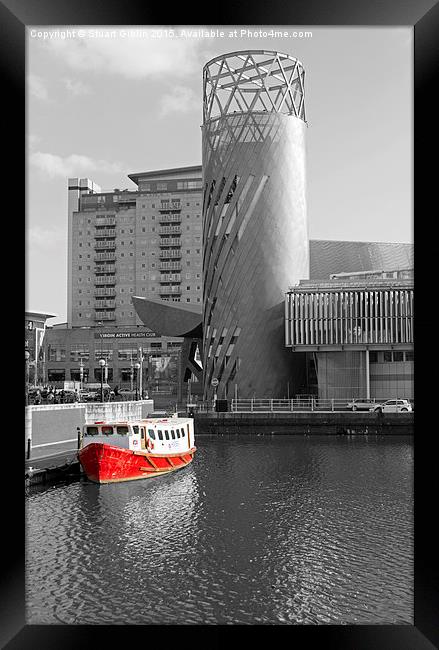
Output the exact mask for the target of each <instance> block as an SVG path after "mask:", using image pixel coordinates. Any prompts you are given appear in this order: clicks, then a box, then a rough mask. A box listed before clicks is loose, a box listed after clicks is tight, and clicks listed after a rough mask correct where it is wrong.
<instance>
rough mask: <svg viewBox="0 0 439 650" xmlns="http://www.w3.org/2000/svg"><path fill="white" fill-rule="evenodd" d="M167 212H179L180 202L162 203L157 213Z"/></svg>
mask: <svg viewBox="0 0 439 650" xmlns="http://www.w3.org/2000/svg"><path fill="white" fill-rule="evenodd" d="M168 210H181V203H180V201H162V203H161V205H160V207H159V212H167V211H168Z"/></svg>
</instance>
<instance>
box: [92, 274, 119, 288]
mask: <svg viewBox="0 0 439 650" xmlns="http://www.w3.org/2000/svg"><path fill="white" fill-rule="evenodd" d="M94 283H95V286H100V285H102V284H107V285H108V284H112V285H115V284H116V277H115V276H114V275H99V276H98V277H96V278H95V282H94Z"/></svg>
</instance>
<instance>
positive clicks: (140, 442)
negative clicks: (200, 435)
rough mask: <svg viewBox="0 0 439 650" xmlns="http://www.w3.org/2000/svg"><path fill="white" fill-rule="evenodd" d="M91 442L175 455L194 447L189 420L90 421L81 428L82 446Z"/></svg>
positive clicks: (191, 421) (191, 423)
mask: <svg viewBox="0 0 439 650" xmlns="http://www.w3.org/2000/svg"><path fill="white" fill-rule="evenodd" d="M93 442H94V443H96V442H99V443H104V444H107V445H113V446H115V447H122V448H124V449H132V450H134V451H136V450H137V451H147V452H153V453H158V454H160V453H162V454H163V453H169V452H171V453H173V452H175V453H178V452H181V451H185V450H188V449H190V448H191V447H192V446H193V444H194V432H193V420H191V419H188V418H164V419H160V420H158V419H153V418H151V419H148V420H138V421H132V422H130V421H126V422H94V423H93V424H86V425H85V426H84V428H83V436H82V447H85V446H86V445H89V444H91V443H93Z"/></svg>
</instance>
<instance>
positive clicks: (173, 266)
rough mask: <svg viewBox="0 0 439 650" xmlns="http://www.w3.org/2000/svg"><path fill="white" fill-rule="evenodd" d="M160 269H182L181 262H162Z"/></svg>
mask: <svg viewBox="0 0 439 650" xmlns="http://www.w3.org/2000/svg"><path fill="white" fill-rule="evenodd" d="M159 269H160V271H181V262H160V266H159Z"/></svg>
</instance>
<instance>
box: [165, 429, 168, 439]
mask: <svg viewBox="0 0 439 650" xmlns="http://www.w3.org/2000/svg"><path fill="white" fill-rule="evenodd" d="M165 438H166V440H169V431H168V430H167V429H165Z"/></svg>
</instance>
